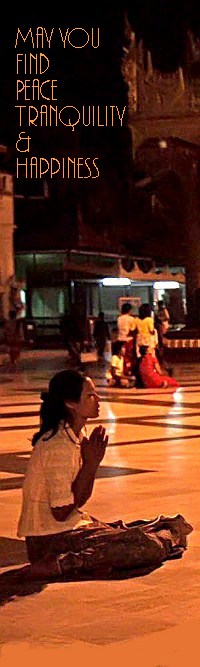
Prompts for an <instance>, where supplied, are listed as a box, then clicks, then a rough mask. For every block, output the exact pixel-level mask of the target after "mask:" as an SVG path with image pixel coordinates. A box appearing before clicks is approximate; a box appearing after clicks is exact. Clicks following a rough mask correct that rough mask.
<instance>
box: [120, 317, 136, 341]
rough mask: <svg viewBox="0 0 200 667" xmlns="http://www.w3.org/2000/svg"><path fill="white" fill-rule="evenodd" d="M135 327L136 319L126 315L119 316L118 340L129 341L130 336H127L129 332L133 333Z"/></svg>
mask: <svg viewBox="0 0 200 667" xmlns="http://www.w3.org/2000/svg"><path fill="white" fill-rule="evenodd" d="M136 326H137V322H136V319H135V318H134V317H133V316H132V315H129V314H128V313H124V315H119V317H118V320H117V328H118V340H121V341H124V340H131V338H132V336H129V335H128V334H129V332H130V331H134V330H135V328H136Z"/></svg>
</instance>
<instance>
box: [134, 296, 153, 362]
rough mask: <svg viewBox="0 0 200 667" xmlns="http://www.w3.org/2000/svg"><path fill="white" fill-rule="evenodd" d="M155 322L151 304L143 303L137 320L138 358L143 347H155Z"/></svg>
mask: <svg viewBox="0 0 200 667" xmlns="http://www.w3.org/2000/svg"><path fill="white" fill-rule="evenodd" d="M154 333H155V329H154V321H153V318H152V316H151V306H150V304H149V303H143V304H142V305H141V306H140V308H139V317H138V318H137V338H136V348H137V356H140V347H141V345H147V347H149V346H150V347H153V346H154V345H155V336H154Z"/></svg>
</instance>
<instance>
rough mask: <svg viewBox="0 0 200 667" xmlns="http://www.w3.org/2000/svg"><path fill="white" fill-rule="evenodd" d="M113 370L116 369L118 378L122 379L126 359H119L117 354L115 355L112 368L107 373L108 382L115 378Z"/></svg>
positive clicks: (111, 361) (112, 358)
mask: <svg viewBox="0 0 200 667" xmlns="http://www.w3.org/2000/svg"><path fill="white" fill-rule="evenodd" d="M111 368H114V369H115V373H116V375H117V377H121V376H122V375H123V370H124V357H118V355H117V354H113V356H112V357H111V360H110V368H109V369H108V370H107V371H106V379H107V380H111V379H112V377H113V376H112V373H111V370H110V369H111Z"/></svg>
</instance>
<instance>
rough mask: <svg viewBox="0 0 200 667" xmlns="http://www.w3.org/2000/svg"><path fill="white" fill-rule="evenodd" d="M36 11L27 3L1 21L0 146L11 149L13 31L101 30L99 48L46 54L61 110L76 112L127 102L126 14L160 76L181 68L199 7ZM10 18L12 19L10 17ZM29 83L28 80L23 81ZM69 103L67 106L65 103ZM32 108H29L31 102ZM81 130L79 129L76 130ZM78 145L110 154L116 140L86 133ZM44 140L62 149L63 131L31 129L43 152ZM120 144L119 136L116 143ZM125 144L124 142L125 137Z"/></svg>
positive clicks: (186, 1) (197, 28)
mask: <svg viewBox="0 0 200 667" xmlns="http://www.w3.org/2000/svg"><path fill="white" fill-rule="evenodd" d="M41 4H42V10H41V8H40V10H38V11H37V10H36V6H35V4H34V7H33V8H32V5H31V4H30V3H27V11H26V10H24V9H23V11H22V10H21V11H20V9H17V10H16V13H15V14H14V13H13V11H12V13H11V12H10V11H9V10H10V8H8V15H7V16H6V12H5V14H4V19H3V20H1V27H0V45H1V69H2V87H1V90H2V103H1V108H0V142H1V143H5V144H7V145H14V143H15V141H16V136H18V123H17V117H16V111H15V110H14V106H15V104H16V100H15V86H16V83H15V81H16V64H15V59H16V49H14V43H15V38H16V31H17V27H20V28H21V30H23V32H24V33H26V31H27V30H28V29H29V27H30V26H31V27H32V29H33V31H34V27H35V26H38V25H42V26H44V27H46V28H47V30H49V28H50V27H52V26H54V27H55V29H56V27H58V26H60V27H62V28H63V29H66V28H67V27H68V26H70V27H74V26H77V25H80V26H83V27H85V28H88V30H89V28H90V26H100V35H101V48H99V49H96V50H94V49H92V50H91V49H89V48H84V49H82V50H81V51H80V50H79V49H72V48H71V49H70V48H68V49H66V50H64V49H63V47H62V46H61V45H60V44H59V43H56V46H54V47H53V46H52V49H51V50H48V51H47V50H45V49H44V52H45V53H46V54H47V55H49V56H50V57H51V77H52V78H55V77H57V78H58V79H59V82H61V85H60V89H59V105H61V102H62V101H63V102H64V103H65V104H66V103H68V104H74V105H75V106H78V105H79V106H80V105H83V104H85V105H87V104H91V105H92V104H94V105H97V104H100V105H105V104H108V105H109V104H120V105H124V104H126V102H127V99H126V88H125V85H124V82H123V79H122V75H121V58H122V47H123V43H124V12H125V11H127V14H128V17H129V20H130V22H131V25H132V27H133V28H134V29H135V31H136V35H137V39H138V40H139V38H140V37H141V36H142V37H143V39H144V43H145V45H146V46H147V47H148V48H150V49H151V51H152V55H153V62H154V65H155V66H156V67H159V68H160V69H162V70H168V71H170V70H174V69H176V67H177V66H178V65H179V64H182V63H183V60H184V55H185V44H186V33H187V29H188V28H190V29H192V30H194V32H195V34H196V35H199V36H200V2H199V0H132V1H131V2H130V1H127V2H123V1H121V2H118V3H117V2H107V3H104V2H102V3H99V6H98V4H95V7H94V8H93V10H91V8H90V7H89V3H88V5H87V3H85V4H84V7H83V9H82V10H79V9H78V8H77V5H76V3H74V9H72V6H70V9H68V7H67V9H66V11H65V12H64V10H63V7H64V6H63V4H62V7H61V5H60V4H59V3H56V4H55V6H54V8H53V9H52V10H50V9H49V7H48V10H47V9H45V7H44V3H41ZM9 14H10V15H9ZM27 77H28V78H29V75H27ZM67 100H68V102H67ZM30 104H31V102H30ZM79 129H80V128H79ZM82 135H83V136H82V140H83V143H84V142H86V143H87V142H88V146H92V148H93V149H94V148H95V144H97V148H98V144H99V142H100V144H101V145H103V146H104V145H105V146H106V150H107V151H108V153H109V145H110V146H111V149H110V150H111V152H112V150H113V145H115V144H116V140H118V138H117V136H116V133H115V130H113V131H111V130H110V131H108V130H107V131H106V130H105V131H104V132H100V131H99V130H98V132H97V131H89V130H87V132H85V133H84V132H83V133H82ZM47 137H49V141H50V144H51V142H55V141H56V142H58V143H59V142H60V143H61V144H62V141H63V139H62V137H63V132H62V128H59V129H58V130H56V136H54V132H53V131H52V128H51V131H50V133H49V131H47V130H42V129H41V128H40V130H39V131H38V132H37V130H35V129H34V132H33V138H34V142H36V144H37V143H38V146H42V145H45V148H46V146H47ZM121 140H122V133H121V136H120V137H119V141H121ZM123 140H124V137H123Z"/></svg>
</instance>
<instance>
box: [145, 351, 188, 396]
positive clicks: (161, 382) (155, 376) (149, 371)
mask: <svg viewBox="0 0 200 667" xmlns="http://www.w3.org/2000/svg"><path fill="white" fill-rule="evenodd" d="M140 355H141V356H140V362H139V375H140V378H141V382H142V386H143V387H146V388H147V389H151V388H155V389H159V388H161V387H163V388H164V389H165V388H166V387H174V389H177V388H178V387H179V384H178V382H177V381H176V380H175V379H174V378H172V377H170V376H168V375H164V374H163V373H162V370H161V368H160V365H159V362H158V360H157V358H156V355H155V354H151V352H150V351H149V347H148V346H147V345H141V346H140Z"/></svg>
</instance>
